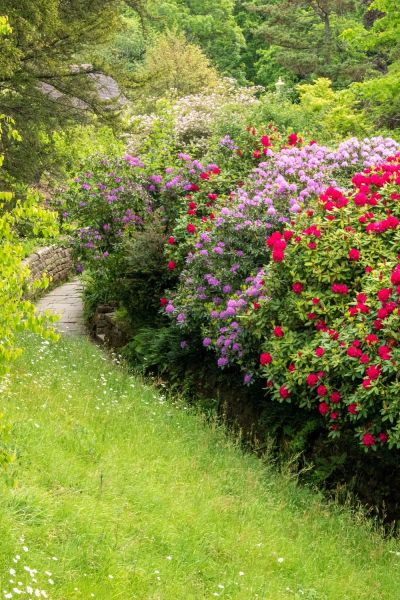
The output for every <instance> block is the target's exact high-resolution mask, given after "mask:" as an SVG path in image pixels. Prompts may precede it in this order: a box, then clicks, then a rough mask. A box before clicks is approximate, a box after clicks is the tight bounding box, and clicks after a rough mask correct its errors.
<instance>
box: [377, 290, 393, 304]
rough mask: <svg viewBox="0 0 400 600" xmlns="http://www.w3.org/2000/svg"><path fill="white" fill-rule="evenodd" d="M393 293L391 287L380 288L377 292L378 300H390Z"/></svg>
mask: <svg viewBox="0 0 400 600" xmlns="http://www.w3.org/2000/svg"><path fill="white" fill-rule="evenodd" d="M391 293H392V289H391V288H383V289H381V290H379V292H378V293H377V296H378V300H379V301H380V302H387V301H388V300H389V297H390V294H391Z"/></svg>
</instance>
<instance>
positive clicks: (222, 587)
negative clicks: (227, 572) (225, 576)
mask: <svg viewBox="0 0 400 600" xmlns="http://www.w3.org/2000/svg"><path fill="white" fill-rule="evenodd" d="M217 587H219V589H220V590H223V589H224V587H225V586H224V585H222V583H219V584H218V586H217Z"/></svg>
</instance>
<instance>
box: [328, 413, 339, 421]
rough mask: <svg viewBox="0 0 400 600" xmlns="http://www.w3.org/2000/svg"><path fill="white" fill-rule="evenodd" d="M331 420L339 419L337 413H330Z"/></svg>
mask: <svg viewBox="0 0 400 600" xmlns="http://www.w3.org/2000/svg"><path fill="white" fill-rule="evenodd" d="M329 416H330V418H331V419H333V421H336V419H337V418H338V417H339V413H338V412H335V411H334V412H331V414H330V415H329Z"/></svg>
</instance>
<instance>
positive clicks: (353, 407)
mask: <svg viewBox="0 0 400 600" xmlns="http://www.w3.org/2000/svg"><path fill="white" fill-rule="evenodd" d="M347 410H348V412H349V413H350V414H351V415H356V414H357V413H358V408H357V404H356V402H352V403H351V404H349V405H348V407H347Z"/></svg>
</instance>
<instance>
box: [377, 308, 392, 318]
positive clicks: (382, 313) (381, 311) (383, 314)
mask: <svg viewBox="0 0 400 600" xmlns="http://www.w3.org/2000/svg"><path fill="white" fill-rule="evenodd" d="M376 314H377V316H378V319H382V320H383V319H386V317H387V316H388V314H389V312H388V310H387V309H386V308H380V309H379V310H378V312H377V313H376Z"/></svg>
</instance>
